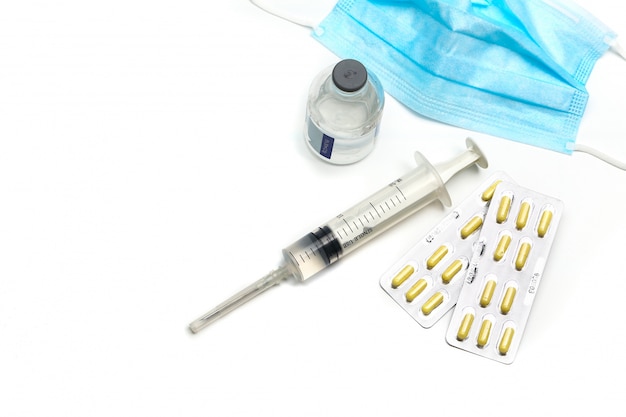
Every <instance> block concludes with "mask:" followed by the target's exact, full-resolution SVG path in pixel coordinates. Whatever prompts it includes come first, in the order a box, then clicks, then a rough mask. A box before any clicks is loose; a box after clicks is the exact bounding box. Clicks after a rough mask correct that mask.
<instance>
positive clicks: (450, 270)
mask: <svg viewBox="0 0 626 417" xmlns="http://www.w3.org/2000/svg"><path fill="white" fill-rule="evenodd" d="M461 269H463V261H461V260H460V259H457V260H456V261H454V262H452V263H451V264H450V266H449V267H447V268H446V270H445V271H443V274H441V280H442V281H443V283H444V284H448V283H449V282H450V281H452V278H454V277H455V276H456V274H458V273H459V272H460V271H461Z"/></svg>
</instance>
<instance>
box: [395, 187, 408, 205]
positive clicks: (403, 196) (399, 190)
mask: <svg viewBox="0 0 626 417" xmlns="http://www.w3.org/2000/svg"><path fill="white" fill-rule="evenodd" d="M396 190H398V192H400V194H401V195H402V198H404V201H406V196H405V195H404V193H403V192H402V190H401V189H399V188H398V186H396ZM396 198H398V196H396ZM398 202H401V201H400V199H399V198H398Z"/></svg>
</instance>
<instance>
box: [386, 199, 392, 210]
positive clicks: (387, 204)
mask: <svg viewBox="0 0 626 417" xmlns="http://www.w3.org/2000/svg"><path fill="white" fill-rule="evenodd" d="M385 205H386V206H387V208H388V209H389V210H391V207H389V203H388V202H386V201H385Z"/></svg>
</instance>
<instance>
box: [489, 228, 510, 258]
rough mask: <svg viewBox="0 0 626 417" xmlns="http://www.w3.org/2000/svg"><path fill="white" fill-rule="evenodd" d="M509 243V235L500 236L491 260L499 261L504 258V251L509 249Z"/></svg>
mask: <svg viewBox="0 0 626 417" xmlns="http://www.w3.org/2000/svg"><path fill="white" fill-rule="evenodd" d="M510 244H511V235H507V234H504V235H502V237H501V238H500V241H499V242H498V246H496V250H495V251H493V260H494V261H496V262H497V261H500V260H501V259H502V258H504V255H505V254H506V251H507V250H508V249H509V245H510Z"/></svg>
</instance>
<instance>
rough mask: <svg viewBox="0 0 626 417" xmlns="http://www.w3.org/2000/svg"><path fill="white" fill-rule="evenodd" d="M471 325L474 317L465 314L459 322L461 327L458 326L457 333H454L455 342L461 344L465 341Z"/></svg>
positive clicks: (470, 314)
mask: <svg viewBox="0 0 626 417" xmlns="http://www.w3.org/2000/svg"><path fill="white" fill-rule="evenodd" d="M473 323H474V315H473V314H472V313H467V314H466V315H465V316H463V320H462V321H461V325H460V326H459V331H458V332H457V333H456V340H458V341H459V342H462V341H464V340H465V339H467V336H469V332H470V329H471V328H472V324H473Z"/></svg>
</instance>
